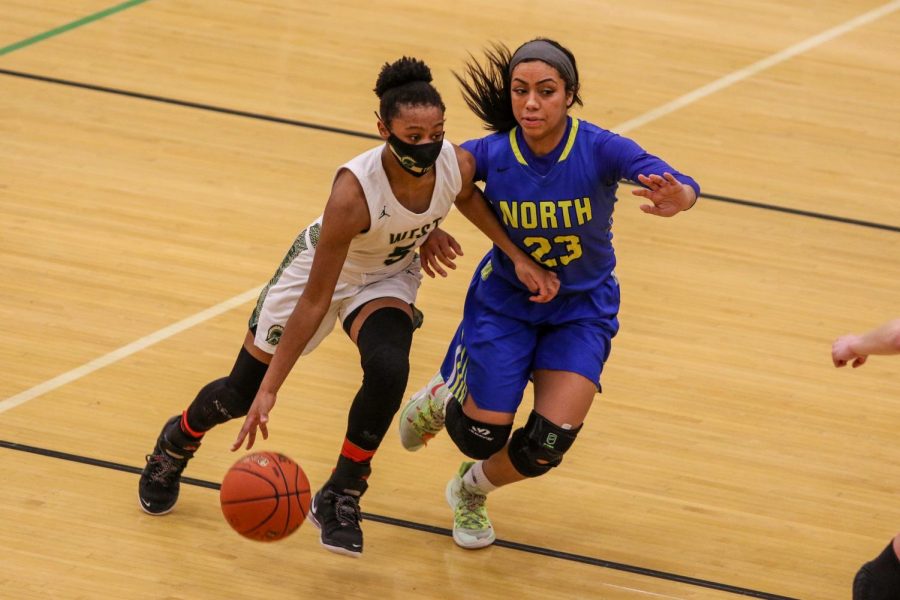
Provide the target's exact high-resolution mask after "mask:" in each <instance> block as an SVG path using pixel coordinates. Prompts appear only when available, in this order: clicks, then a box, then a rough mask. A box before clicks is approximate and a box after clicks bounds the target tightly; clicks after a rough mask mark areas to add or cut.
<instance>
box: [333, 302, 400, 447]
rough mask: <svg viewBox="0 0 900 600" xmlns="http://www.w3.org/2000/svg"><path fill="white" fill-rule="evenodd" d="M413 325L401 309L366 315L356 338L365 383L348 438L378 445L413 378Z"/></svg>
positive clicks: (354, 405)
mask: <svg viewBox="0 0 900 600" xmlns="http://www.w3.org/2000/svg"><path fill="white" fill-rule="evenodd" d="M412 335H413V324H412V321H411V320H410V318H409V315H407V314H406V313H405V312H404V311H402V310H400V309H399V308H393V307H389V308H381V309H378V310H376V311H375V312H373V313H372V314H370V315H369V316H368V318H366V322H365V323H363V325H362V327H361V328H360V330H359V335H358V336H357V338H356V345H357V347H358V348H359V362H360V365H361V366H362V370H363V381H362V386H361V387H360V389H359V391H358V392H357V394H356V397H355V398H354V399H353V403H352V404H351V405H350V414H349V415H348V417H347V439H349V440H350V441H351V442H353V443H354V444H356V445H357V446H359V447H360V448H365V449H367V450H374V449H376V448H378V446H379V444H380V443H381V440H382V439H383V438H384V435H385V434H386V433H387V430H388V429H389V428H390V426H391V422H392V421H393V420H394V414H396V412H397V410H398V409H399V408H400V403H401V402H402V401H403V392H405V391H406V384H407V382H408V381H409V349H410V346H411V345H412Z"/></svg>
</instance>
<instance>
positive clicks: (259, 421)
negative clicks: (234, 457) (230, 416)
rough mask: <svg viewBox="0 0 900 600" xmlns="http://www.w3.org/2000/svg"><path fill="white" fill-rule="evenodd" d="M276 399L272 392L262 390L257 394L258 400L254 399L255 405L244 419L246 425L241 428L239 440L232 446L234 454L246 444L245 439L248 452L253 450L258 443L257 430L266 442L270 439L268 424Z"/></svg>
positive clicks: (252, 405) (251, 406)
mask: <svg viewBox="0 0 900 600" xmlns="http://www.w3.org/2000/svg"><path fill="white" fill-rule="evenodd" d="M276 399H277V397H276V395H275V394H274V393H272V392H264V391H262V390H260V391H259V392H257V394H256V398H254V399H253V404H251V405H250V411H249V412H248V413H247V417H246V418H245V419H244V425H243V427H241V430H240V432H239V433H238V436H237V439H236V440H234V443H233V444H232V445H231V451H232V452H234V451H235V450H238V449H239V448H240V447H241V446H242V445H243V444H244V439H245V438H246V439H247V450H249V449H250V448H252V447H253V444H254V443H255V442H256V430H257V429H259V431H260V432H261V433H262V436H263V439H264V440H267V439H269V429H268V427H267V425H266V424H267V423H268V422H269V411H271V410H272V407H274V406H275V400H276Z"/></svg>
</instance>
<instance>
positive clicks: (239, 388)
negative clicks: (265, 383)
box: [187, 348, 268, 431]
mask: <svg viewBox="0 0 900 600" xmlns="http://www.w3.org/2000/svg"><path fill="white" fill-rule="evenodd" d="M267 369H268V365H267V364H266V363H264V362H262V361H260V360H258V359H256V358H254V357H253V356H251V355H250V353H249V352H247V350H245V349H244V348H241V351H240V353H239V354H238V357H237V360H236V361H235V363H234V367H233V368H232V369H231V373H230V374H229V375H228V377H223V378H221V379H216V380H215V381H212V382H210V383H208V384H206V386H204V387H203V389H202V390H200V393H198V394H197V397H196V398H195V399H194V401H193V402H192V403H191V405H190V406H189V407H188V410H187V420H188V423H189V424H190V426H191V428H192V429H194V430H195V431H208V430H210V429H212V428H213V427H215V426H216V425H221V424H222V423H225V422H226V421H230V420H231V419H236V418H239V417H243V416H245V415H246V414H247V413H248V412H249V411H250V405H251V404H253V399H254V398H255V397H256V392H257V390H259V386H260V384H261V383H262V380H263V377H264V376H265V374H266V370H267Z"/></svg>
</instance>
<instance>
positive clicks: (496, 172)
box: [462, 118, 700, 295]
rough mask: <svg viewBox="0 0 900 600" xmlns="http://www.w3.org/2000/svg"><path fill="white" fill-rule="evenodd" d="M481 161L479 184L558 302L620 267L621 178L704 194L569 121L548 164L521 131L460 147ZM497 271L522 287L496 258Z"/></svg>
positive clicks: (632, 150) (629, 146) (641, 155)
mask: <svg viewBox="0 0 900 600" xmlns="http://www.w3.org/2000/svg"><path fill="white" fill-rule="evenodd" d="M462 147H463V148H465V149H466V150H468V151H469V152H471V153H472V154H473V155H474V157H475V161H476V180H478V181H485V182H486V186H485V189H484V195H485V197H486V198H487V199H488V201H489V202H490V204H491V207H492V208H493V210H494V212H495V213H496V215H497V218H498V219H500V221H501V222H502V223H503V224H504V226H505V229H506V232H507V234H508V235H509V237H510V238H511V239H512V240H513V241H514V242H515V243H516V244H517V245H518V246H519V247H520V248H522V250H524V251H525V252H526V253H527V254H530V255H531V256H532V257H534V259H535V260H537V261H538V262H540V263H541V264H543V265H544V266H545V267H547V268H549V269H552V270H553V271H555V272H556V273H557V275H558V276H559V280H560V284H561V286H560V291H559V293H560V294H561V295H565V294H570V293H573V292H581V291H586V290H589V289H593V288H596V287H597V286H598V285H600V284H601V282H603V281H604V280H605V279H606V278H608V277H609V276H610V275H611V274H612V272H613V269H614V267H615V265H616V257H615V252H614V251H613V247H612V231H611V226H612V215H613V207H614V205H615V202H616V189H617V188H618V182H619V180H620V179H628V180H631V181H637V176H638V174H643V175H650V174H652V173H655V174H658V175H662V174H663V173H664V172H669V173H671V174H672V175H674V176H675V178H676V179H678V180H679V181H681V182H682V183H684V184H686V185H691V186H692V187H693V188H694V189H695V191H696V192H697V193H698V195H699V192H700V189H699V186H698V185H697V183H696V182H695V181H694V180H693V179H691V178H690V177H688V176H686V175H683V174H681V173H679V172H678V171H676V170H675V169H673V168H672V167H671V166H670V165H668V164H667V163H666V162H664V161H663V160H661V159H660V158H658V157H656V156H653V155H651V154H648V153H647V152H646V151H645V150H643V149H642V148H641V147H640V146H638V145H637V144H636V143H635V142H633V141H632V140H629V139H627V138H624V137H621V136H619V135H617V134H615V133H612V132H610V131H607V130H605V129H601V128H600V127H597V126H596V125H592V124H591V123H587V122H585V121H580V120H578V119H573V118H570V119H569V122H568V125H567V129H566V133H565V135H564V136H563V140H562V141H561V142H560V144H559V146H558V147H557V148H556V150H555V151H554V152H551V153H550V154H549V155H547V156H544V157H537V156H535V155H534V154H532V153H531V151H530V150H529V148H528V145H527V144H526V143H525V141H524V138H523V137H522V133H521V131H520V130H519V128H518V127H516V128H515V129H513V130H511V131H509V132H506V133H496V134H493V135H489V136H487V137H483V138H479V139H476V140H471V141H468V142H465V143H464V144H462ZM492 254H493V257H492V259H491V260H492V264H493V270H494V271H495V272H496V273H497V274H498V275H500V276H501V277H503V278H504V279H506V280H507V281H509V282H510V283H512V284H514V285H517V286H520V287H524V286H522V285H521V283H520V282H519V280H518V279H517V277H516V274H515V269H514V267H513V264H512V261H510V260H509V258H507V256H506V255H505V254H503V253H502V252H500V251H499V250H496V248H495V249H494V251H493V252H492Z"/></svg>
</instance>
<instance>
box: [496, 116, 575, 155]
mask: <svg viewBox="0 0 900 600" xmlns="http://www.w3.org/2000/svg"><path fill="white" fill-rule="evenodd" d="M578 123H579V121H578V119H576V118H575V117H572V129H570V130H569V139H567V140H566V147H565V148H563V151H562V154H560V155H559V160H558V161H556V162H558V163H561V162H562V161H564V160H566V159H567V158H569V153H571V152H572V147H573V146H574V145H575V137H576V136H577V135H578ZM517 129H518V127H513V128H512V129H510V130H509V145H510V146H511V147H512V151H513V154H514V155H515V157H516V160H517V161H519V164H520V165H526V166H527V165H528V162H527V161H526V160H525V157H524V156H522V151H521V150H520V149H519V141H518V140H517V139H516V130H517Z"/></svg>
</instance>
